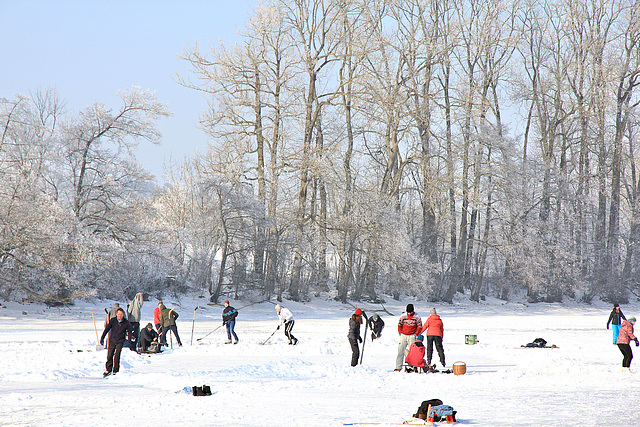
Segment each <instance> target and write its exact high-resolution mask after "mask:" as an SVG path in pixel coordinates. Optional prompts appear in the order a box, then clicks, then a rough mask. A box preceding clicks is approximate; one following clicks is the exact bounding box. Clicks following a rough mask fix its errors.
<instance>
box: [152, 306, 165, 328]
mask: <svg viewBox="0 0 640 427" xmlns="http://www.w3.org/2000/svg"><path fill="white" fill-rule="evenodd" d="M161 305H163V304H162V300H161V299H160V300H158V306H157V307H156V308H154V309H153V324H154V325H156V331H158V333H159V334H161V333H162V313H161V312H160V306H161Z"/></svg>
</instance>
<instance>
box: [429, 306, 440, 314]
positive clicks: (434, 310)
mask: <svg viewBox="0 0 640 427" xmlns="http://www.w3.org/2000/svg"><path fill="white" fill-rule="evenodd" d="M429 314H438V313H436V308H435V307H434V308H432V309H431V311H430V312H429Z"/></svg>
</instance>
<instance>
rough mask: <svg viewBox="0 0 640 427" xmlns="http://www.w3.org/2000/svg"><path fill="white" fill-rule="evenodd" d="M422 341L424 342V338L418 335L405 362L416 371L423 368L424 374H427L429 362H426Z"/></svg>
mask: <svg viewBox="0 0 640 427" xmlns="http://www.w3.org/2000/svg"><path fill="white" fill-rule="evenodd" d="M422 341H424V336H423V335H418V336H417V337H416V342H414V343H413V344H411V347H410V348H409V354H407V357H406V359H405V360H404V361H405V363H406V364H407V365H411V366H413V367H414V368H416V369H417V368H421V369H422V371H423V372H427V362H425V361H424V352H425V347H424V344H422Z"/></svg>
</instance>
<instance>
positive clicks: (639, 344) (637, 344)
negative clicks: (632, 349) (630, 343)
mask: <svg viewBox="0 0 640 427" xmlns="http://www.w3.org/2000/svg"><path fill="white" fill-rule="evenodd" d="M634 341H635V342H636V347H638V346H640V343H639V342H638V338H636V339H635V340H634Z"/></svg>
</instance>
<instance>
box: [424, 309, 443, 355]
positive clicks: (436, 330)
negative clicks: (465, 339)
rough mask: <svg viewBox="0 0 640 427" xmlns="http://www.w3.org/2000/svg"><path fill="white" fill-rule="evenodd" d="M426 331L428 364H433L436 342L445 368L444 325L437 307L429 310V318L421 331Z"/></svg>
mask: <svg viewBox="0 0 640 427" xmlns="http://www.w3.org/2000/svg"><path fill="white" fill-rule="evenodd" d="M425 331H427V365H431V357H432V356H433V345H434V344H435V345H436V350H437V351H438V356H439V357H440V363H442V367H443V368H444V347H442V337H443V336H444V327H443V325H442V319H440V316H438V313H436V309H435V308H432V309H431V311H430V312H429V318H428V319H427V321H426V323H425V324H424V327H423V328H422V330H421V331H420V333H421V334H424V332H425Z"/></svg>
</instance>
